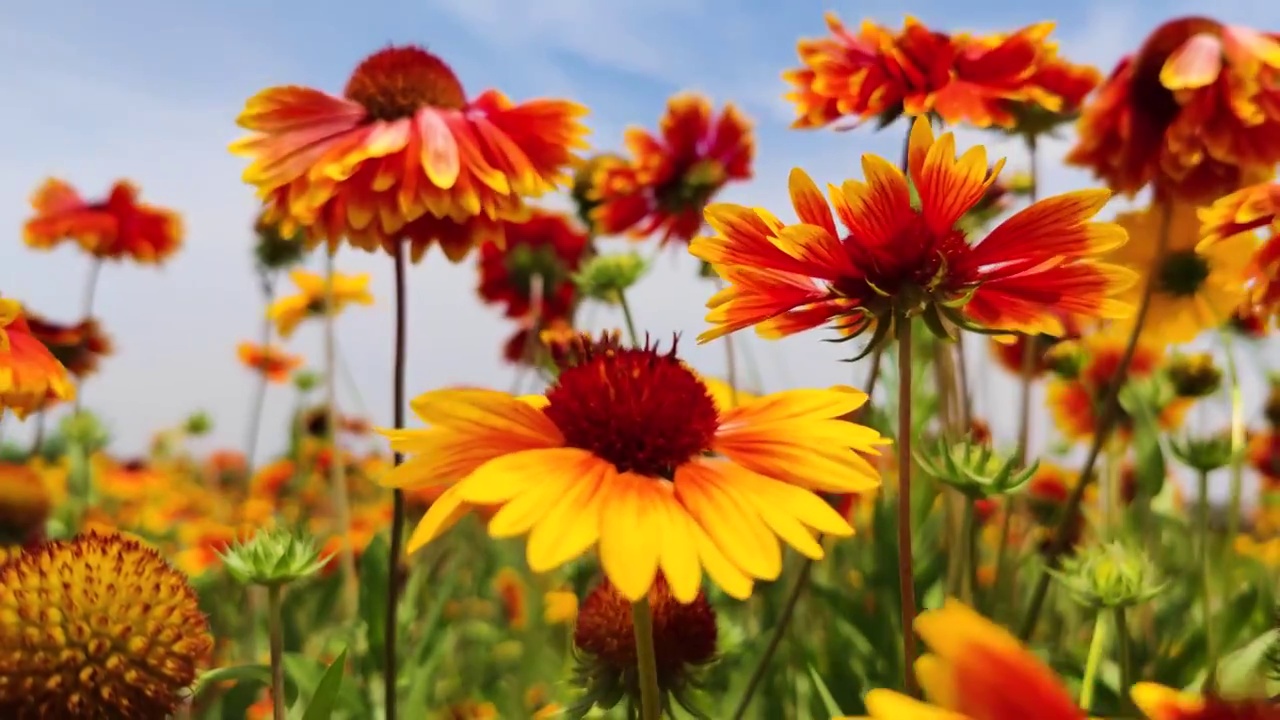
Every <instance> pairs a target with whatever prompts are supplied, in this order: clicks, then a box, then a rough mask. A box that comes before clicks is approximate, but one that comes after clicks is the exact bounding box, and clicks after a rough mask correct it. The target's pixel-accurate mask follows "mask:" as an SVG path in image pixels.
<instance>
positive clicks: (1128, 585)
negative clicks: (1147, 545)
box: [1054, 542, 1165, 609]
mask: <svg viewBox="0 0 1280 720" xmlns="http://www.w3.org/2000/svg"><path fill="white" fill-rule="evenodd" d="M1054 577H1055V578H1056V579H1057V580H1058V581H1059V582H1061V583H1062V585H1063V587H1065V588H1066V590H1067V592H1069V593H1070V594H1071V596H1072V597H1073V598H1074V599H1075V600H1076V602H1078V603H1080V604H1081V605H1084V606H1086V607H1091V608H1094V609H1098V608H1123V607H1131V606H1134V605H1139V604H1141V603H1144V602H1146V601H1148V600H1150V599H1152V598H1154V597H1155V596H1156V595H1158V594H1159V593H1160V592H1161V591H1162V590H1163V589H1164V587H1165V583H1164V581H1163V580H1161V579H1160V577H1159V573H1158V571H1157V570H1156V567H1155V565H1154V564H1153V563H1152V562H1151V559H1150V558H1149V557H1148V556H1147V554H1146V553H1144V552H1143V551H1142V550H1140V549H1138V548H1135V547H1131V546H1128V545H1126V544H1124V543H1120V542H1110V543H1106V544H1105V545H1093V546H1090V547H1086V548H1083V549H1081V550H1080V551H1079V552H1078V553H1076V554H1075V555H1073V556H1072V557H1070V558H1067V559H1066V560H1064V561H1063V563H1062V569H1061V570H1058V571H1054Z"/></svg>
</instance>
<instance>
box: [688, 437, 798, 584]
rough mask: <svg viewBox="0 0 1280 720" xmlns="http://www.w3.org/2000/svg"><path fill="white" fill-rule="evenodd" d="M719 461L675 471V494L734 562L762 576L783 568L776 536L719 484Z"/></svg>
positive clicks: (767, 577) (774, 576)
mask: <svg viewBox="0 0 1280 720" xmlns="http://www.w3.org/2000/svg"><path fill="white" fill-rule="evenodd" d="M726 464H727V463H722V462H706V461H704V462H694V463H688V464H686V465H684V466H682V467H681V468H680V469H679V470H677V471H676V477H675V482H674V483H673V484H674V486H675V491H676V498H677V499H678V500H679V501H680V503H681V504H682V505H684V506H685V508H687V509H688V510H689V514H690V516H691V517H692V518H693V519H694V520H695V521H696V522H697V524H698V525H699V526H700V527H701V528H702V529H703V530H704V531H705V532H706V533H707V536H708V537H709V538H711V540H712V541H713V542H714V543H715V545H716V546H717V547H718V548H719V549H720V550H721V551H722V552H723V553H724V555H725V557H727V558H728V559H729V560H730V561H731V562H732V563H733V564H734V565H736V566H738V567H739V568H741V569H742V571H743V572H745V573H746V574H748V575H750V576H752V577H756V578H759V579H761V580H774V579H777V577H778V575H779V574H780V573H781V572H782V549H781V548H780V547H779V546H778V538H777V536H775V535H774V534H773V533H772V532H771V531H770V530H769V528H768V527H767V526H766V525H765V524H764V521H763V520H761V519H760V515H759V514H758V513H757V512H756V511H755V509H754V508H752V507H750V506H747V505H743V504H741V503H739V502H738V501H737V499H736V498H734V497H732V496H730V495H728V494H727V493H725V492H724V491H723V490H722V489H721V488H720V482H721V471H722V467H723V466H724V465H726Z"/></svg>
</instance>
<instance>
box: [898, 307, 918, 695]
mask: <svg viewBox="0 0 1280 720" xmlns="http://www.w3.org/2000/svg"><path fill="white" fill-rule="evenodd" d="M895 320H896V322H897V323H898V437H897V443H898V592H899V594H900V595H901V599H902V676H903V678H902V679H903V687H904V688H906V691H907V694H908V695H912V696H915V695H917V694H918V693H917V688H916V674H915V662H916V631H915V622H916V587H915V567H914V564H915V559H914V557H913V552H912V549H911V375H912V372H911V321H910V320H908V319H907V318H906V317H899V318H896V319H895Z"/></svg>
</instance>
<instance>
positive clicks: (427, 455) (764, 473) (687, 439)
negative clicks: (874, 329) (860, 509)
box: [379, 334, 886, 603]
mask: <svg viewBox="0 0 1280 720" xmlns="http://www.w3.org/2000/svg"><path fill="white" fill-rule="evenodd" d="M572 357H573V359H574V360H575V361H576V362H574V363H573V364H570V365H568V366H565V367H562V368H561V370H560V373H559V377H558V378H557V380H556V381H555V383H554V384H553V385H552V386H551V387H550V388H549V389H548V390H547V391H546V394H545V395H540V396H526V397H513V396H511V395H508V394H506V393H501V392H495V391H488V390H437V391H434V392H429V393H426V394H425V395H422V396H420V397H418V398H417V399H416V400H414V401H413V403H412V407H413V410H414V412H415V413H417V415H418V417H420V418H421V419H422V420H423V421H424V422H426V423H428V424H429V427H428V428H427V429H425V430H380V431H379V432H381V433H382V434H384V435H386V436H387V437H388V438H390V440H391V447H392V449H393V450H395V451H396V452H402V453H406V454H407V455H408V456H409V457H408V459H407V460H406V461H405V463H404V464H402V465H400V466H399V467H397V468H395V469H394V470H392V471H390V472H389V473H387V474H386V475H384V476H383V477H381V478H380V479H379V482H380V483H381V484H383V485H386V486H391V487H406V486H408V487H413V486H430V485H436V486H446V487H447V488H448V489H447V490H445V491H444V492H443V493H441V495H440V497H439V498H438V499H437V500H436V501H435V502H434V503H433V504H432V505H431V507H430V509H428V511H427V513H426V515H425V516H423V518H422V521H421V522H420V523H419V525H418V527H417V529H416V530H415V531H414V533H413V535H412V537H411V538H410V539H409V544H408V549H409V550H410V551H413V550H417V549H418V548H421V547H422V546H423V545H425V544H427V543H428V542H430V541H431V540H433V539H434V538H436V537H438V536H439V535H440V534H441V533H442V532H444V531H445V530H446V529H448V528H449V527H450V526H452V525H453V524H454V523H455V522H456V521H457V520H458V519H460V518H461V517H462V516H464V515H466V514H468V513H469V512H470V511H471V509H472V508H475V507H482V508H485V509H487V510H489V511H492V512H493V516H492V519H491V520H490V521H489V533H490V535H492V536H494V537H498V538H503V537H515V536H520V535H526V534H527V535H528V545H527V550H528V552H527V554H528V561H529V566H530V567H531V568H532V569H533V570H534V571H535V572H546V571H549V570H551V569H553V568H556V567H558V566H560V565H563V564H564V563H566V562H568V561H570V560H572V559H574V558H576V557H578V556H579V555H581V554H583V553H584V552H586V551H588V550H590V549H591V548H593V547H597V548H598V554H599V557H600V562H601V565H602V567H603V570H604V573H605V576H606V577H607V578H608V579H609V580H610V582H612V583H613V585H614V586H615V587H616V588H617V589H618V591H619V592H620V593H622V595H623V596H624V597H626V598H627V599H628V600H631V601H635V600H638V599H640V598H642V597H644V596H645V594H646V593H647V592H649V589H650V588H651V587H652V586H653V583H654V578H655V577H656V576H657V574H658V572H659V570H661V571H662V573H663V574H664V575H665V577H666V581H667V582H668V583H669V584H670V588H671V593H672V595H673V596H674V597H675V598H676V599H677V600H678V601H680V602H686V603H687V602H690V601H692V600H693V598H694V597H696V596H697V594H698V592H699V588H700V587H701V580H702V576H703V573H704V572H705V573H706V575H707V576H709V577H710V578H711V580H712V581H713V582H715V583H716V584H717V585H719V586H720V587H721V588H723V589H724V590H725V592H727V593H728V594H730V595H731V596H734V597H738V598H744V597H747V596H749V595H750V594H751V590H752V585H753V582H754V581H755V580H757V579H761V580H772V579H775V578H777V577H778V573H779V572H780V571H781V567H782V566H781V562H782V554H781V547H780V545H779V543H778V539H779V538H781V539H782V540H783V541H785V542H786V543H787V544H789V545H791V546H792V547H794V548H795V549H796V550H798V551H799V552H801V553H803V554H805V555H807V556H809V557H812V558H820V557H822V555H823V551H822V547H821V546H820V545H819V544H818V543H817V541H816V540H815V539H814V535H813V533H814V532H815V531H816V532H819V533H823V534H826V535H832V536H837V537H841V536H848V535H850V534H852V532H853V529H852V528H851V527H850V526H849V525H848V523H846V522H845V520H844V519H843V518H841V517H840V516H839V515H837V514H836V513H835V511H834V510H832V509H831V507H830V506H829V505H827V503H825V502H824V501H823V500H822V499H821V498H820V497H819V496H818V495H817V494H816V493H817V492H837V493H847V492H862V491H866V490H868V489H870V488H873V487H877V486H878V484H879V475H878V473H877V472H876V470H875V469H874V468H873V467H872V466H871V464H870V463H868V462H867V460H866V459H864V457H863V455H875V454H877V453H878V450H879V447H880V446H881V445H882V444H884V443H885V442H886V441H884V440H883V439H881V437H880V435H879V433H877V432H876V431H874V430H872V429H870V428H867V427H863V426H861V425H857V424H854V423H851V422H845V421H843V420H838V419H837V418H840V417H841V416H843V415H845V414H846V413H849V412H851V411H852V410H854V409H855V408H857V407H858V406H860V405H862V404H863V403H864V402H865V401H866V395H864V394H863V393H860V392H858V391H856V390H853V389H851V388H845V387H836V388H831V389H828V390H792V391H788V392H781V393H775V394H773V395H765V396H761V397H759V398H755V399H751V400H748V401H742V402H740V403H739V405H738V406H737V407H734V408H723V407H718V406H717V405H716V402H715V401H714V400H713V398H712V397H711V395H710V394H709V392H708V390H707V387H706V385H705V384H704V383H703V382H702V380H701V379H700V378H699V376H698V375H697V374H696V373H695V372H693V371H692V370H691V369H690V368H689V367H688V366H687V365H686V364H685V363H683V362H682V361H681V360H680V359H679V358H678V357H676V355H675V351H674V348H673V349H672V350H671V351H667V352H662V351H660V350H659V349H658V348H657V346H656V345H653V344H646V345H645V346H643V347H624V346H622V345H621V344H620V343H619V342H618V341H617V338H616V335H608V334H606V335H605V336H603V337H602V338H600V339H591V338H586V337H584V338H582V340H581V343H580V347H579V350H578V351H577V352H574V353H572Z"/></svg>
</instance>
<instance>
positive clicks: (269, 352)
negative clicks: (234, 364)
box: [236, 342, 302, 383]
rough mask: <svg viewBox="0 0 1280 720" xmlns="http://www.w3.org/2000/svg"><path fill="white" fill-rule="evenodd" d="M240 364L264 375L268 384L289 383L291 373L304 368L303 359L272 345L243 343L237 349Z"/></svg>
mask: <svg viewBox="0 0 1280 720" xmlns="http://www.w3.org/2000/svg"><path fill="white" fill-rule="evenodd" d="M236 354H238V355H239V356H240V362H241V363H242V364H244V366H245V367H247V368H249V369H250V370H257V371H258V372H260V373H262V374H263V375H264V376H265V377H266V378H267V381H268V382H273V383H283V382H288V381H289V373H291V372H293V371H294V370H297V369H298V368H299V367H301V366H302V358H301V357H299V356H297V355H290V354H289V353H287V352H285V351H284V350H281V349H280V348H277V347H273V346H271V345H255V344H254V343H251V342H242V343H240V345H239V346H238V347H237V348H236Z"/></svg>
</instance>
